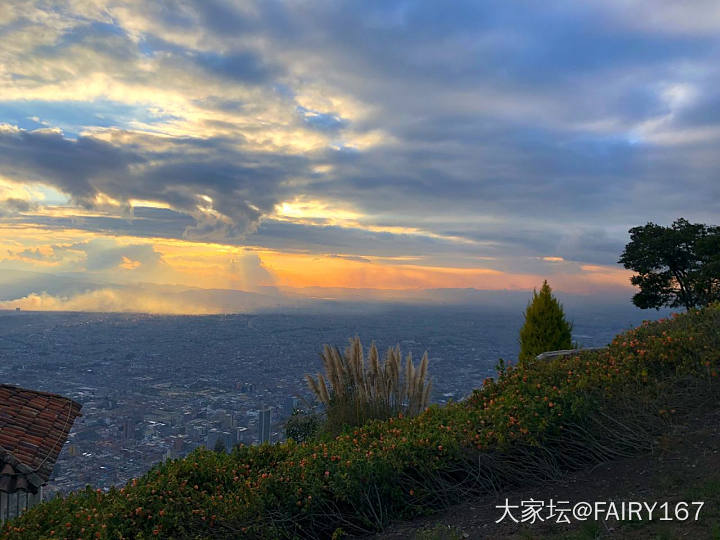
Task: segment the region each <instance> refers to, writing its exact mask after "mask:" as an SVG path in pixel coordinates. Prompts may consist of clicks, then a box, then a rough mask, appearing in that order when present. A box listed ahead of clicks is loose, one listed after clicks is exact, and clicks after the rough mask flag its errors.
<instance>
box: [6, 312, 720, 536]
mask: <svg viewBox="0 0 720 540" xmlns="http://www.w3.org/2000/svg"><path fill="white" fill-rule="evenodd" d="M719 329H720V306H717V305H716V306H713V307H711V308H708V309H706V310H703V311H700V312H693V313H690V314H686V315H681V316H678V317H677V318H676V319H675V320H670V321H663V322H659V323H649V324H646V325H643V326H641V327H639V328H637V329H634V330H631V331H629V332H626V333H624V334H621V335H620V336H618V337H617V338H616V339H615V341H614V342H613V344H612V345H611V346H610V348H609V350H608V351H607V352H601V353H583V354H579V355H577V356H571V357H566V358H560V359H555V360H552V361H550V362H533V363H530V364H528V365H521V366H518V367H516V368H511V369H509V370H507V371H505V372H503V373H501V374H499V377H498V380H497V381H492V380H490V381H487V382H486V384H485V386H484V387H483V389H482V390H481V391H476V392H475V394H474V395H473V396H472V398H471V399H469V400H468V401H467V402H464V403H461V404H453V405H450V406H447V407H443V408H439V407H431V408H430V409H429V410H427V411H426V412H425V413H424V414H422V415H420V416H419V417H417V418H413V419H407V418H395V419H391V420H389V421H387V422H374V423H371V424H368V425H366V426H364V427H363V428H361V429H356V430H353V431H350V432H346V433H345V434H343V435H341V436H339V437H337V438H336V439H334V440H331V441H326V442H317V443H313V444H303V445H297V444H294V443H292V442H290V443H287V444H281V445H275V446H262V447H249V448H242V449H240V450H237V451H235V452H233V454H231V455H224V454H216V453H214V452H209V451H196V452H194V453H193V454H191V455H190V456H189V457H187V458H185V459H183V460H176V461H171V462H166V463H164V464H162V465H159V466H157V467H155V468H154V469H153V470H152V471H150V472H149V473H147V474H146V475H144V476H143V477H141V478H139V479H137V480H134V481H133V482H132V483H131V484H129V485H127V486H126V487H125V488H123V489H120V490H117V489H113V490H111V491H110V492H109V493H101V492H95V491H93V490H91V489H88V490H86V491H84V492H80V493H76V494H73V495H70V496H68V497H65V498H63V499H56V500H53V501H51V502H49V503H46V504H43V505H40V506H38V507H36V508H34V509H32V510H30V511H29V512H27V513H26V514H25V515H24V516H22V517H21V518H20V519H18V520H15V521H14V522H12V523H10V524H8V525H6V526H5V528H3V529H2V530H1V531H0V538H42V537H48V538H52V537H73V538H121V537H125V538H135V537H153V536H161V537H163V538H168V537H188V536H190V537H228V538H232V537H236V536H238V535H240V534H243V533H244V534H246V535H247V536H250V537H258V538H261V537H267V538H277V537H294V536H295V537H321V538H322V537H328V536H329V535H330V534H331V533H332V532H333V531H335V530H336V529H338V528H342V529H343V530H344V531H346V532H352V533H362V532H369V531H372V530H378V529H381V528H383V527H385V526H386V525H387V524H388V523H389V522H390V521H391V519H397V518H403V517H411V516H414V515H419V514H423V513H427V512H430V511H434V510H437V509H438V508H439V507H442V506H447V505H449V504H452V503H454V502H457V501H459V500H461V499H463V498H465V497H467V496H469V495H475V494H478V493H482V492H483V491H487V490H489V489H493V488H496V487H498V486H507V487H512V486H513V485H518V484H524V483H528V482H534V481H536V482H537V481H543V480H546V479H550V478H554V477H557V475H558V473H559V472H560V471H562V470H567V469H577V468H581V467H583V466H585V465H587V464H589V463H594V462H598V461H602V460H606V459H608V458H611V457H622V456H630V455H635V454H638V453H642V452H646V451H648V450H649V449H650V448H652V445H653V440H654V438H655V437H656V436H657V434H658V433H661V432H662V431H663V430H664V429H665V428H666V426H667V425H668V424H669V421H670V419H671V418H672V417H673V415H675V414H679V413H681V412H682V410H683V408H684V407H688V406H690V405H691V404H692V403H691V402H692V401H697V400H701V399H706V398H707V397H708V396H715V395H716V391H717V387H718V386H719V385H717V384H716V381H717V375H718V371H719V370H720V331H719Z"/></svg>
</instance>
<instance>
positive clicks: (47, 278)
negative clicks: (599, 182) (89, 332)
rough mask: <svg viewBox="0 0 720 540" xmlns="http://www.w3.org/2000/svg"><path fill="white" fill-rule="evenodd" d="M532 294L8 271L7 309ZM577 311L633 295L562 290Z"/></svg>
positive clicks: (245, 307) (3, 274)
mask: <svg viewBox="0 0 720 540" xmlns="http://www.w3.org/2000/svg"><path fill="white" fill-rule="evenodd" d="M530 296H531V291H522V290H480V289H408V290H387V289H367V288H365V289H351V288H331V287H306V288H288V287H286V288H276V287H262V288H260V289H258V290H257V291H255V292H248V291H241V290H233V289H205V288H201V287H188V286H184V285H161V284H154V283H136V284H119V283H111V284H108V283H97V282H93V281H90V280H88V279H87V278H85V277H82V276H78V275H73V274H46V273H40V272H26V271H18V270H7V269H0V309H14V308H17V307H19V308H21V309H27V310H62V311H138V312H154V313H174V314H182V313H188V314H206V313H248V312H268V311H296V310H301V311H312V312H320V313H328V312H333V311H342V312H348V311H351V312H352V311H356V310H363V311H368V310H370V311H373V310H376V309H378V308H382V307H385V306H387V305H388V304H398V305H428V304H429V305H456V306H458V307H462V306H478V305H482V306H485V307H495V308H498V309H512V310H521V309H523V308H524V307H525V305H526V304H527V302H528V300H529V299H530ZM557 296H558V298H559V299H560V300H561V301H562V302H563V303H564V304H565V306H566V307H567V308H569V309H572V308H575V307H585V306H587V305H588V304H592V305H596V306H613V305H624V306H627V305H628V304H629V303H630V297H629V295H628V294H625V293H622V292H619V293H617V294H615V295H608V294H604V295H602V296H600V295H577V294H563V293H561V292H559V293H558V294H557Z"/></svg>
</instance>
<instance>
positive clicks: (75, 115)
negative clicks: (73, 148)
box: [0, 100, 174, 138]
mask: <svg viewBox="0 0 720 540" xmlns="http://www.w3.org/2000/svg"><path fill="white" fill-rule="evenodd" d="M173 118H174V117H173V116H171V115H162V114H161V115H158V114H157V113H155V112H151V111H149V110H148V109H146V108H144V107H142V106H132V105H126V104H122V103H117V102H113V101H106V100H96V101H87V102H67V101H63V102H57V101H36V100H30V101H12V102H4V103H3V102H0V122H4V123H8V124H12V125H15V126H17V127H19V128H22V129H27V130H34V129H39V128H60V129H61V130H62V131H63V133H64V135H65V136H66V137H69V138H76V137H77V136H78V135H79V134H80V133H81V132H82V131H83V130H85V129H87V128H90V127H100V128H108V127H116V128H121V129H127V128H131V122H141V123H147V124H154V123H160V122H166V121H169V120H172V119H173Z"/></svg>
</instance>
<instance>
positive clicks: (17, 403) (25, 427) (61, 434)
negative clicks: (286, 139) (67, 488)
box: [0, 384, 82, 491]
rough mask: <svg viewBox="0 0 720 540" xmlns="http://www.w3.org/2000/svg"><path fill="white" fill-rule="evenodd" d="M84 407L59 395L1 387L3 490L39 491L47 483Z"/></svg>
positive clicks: (0, 468)
mask: <svg viewBox="0 0 720 540" xmlns="http://www.w3.org/2000/svg"><path fill="white" fill-rule="evenodd" d="M81 407H82V405H80V404H79V403H77V402H75V401H73V400H71V399H68V398H66V397H63V396H59V395H57V394H48V393H46V392H37V391H35V390H27V389H24V388H18V387H16V386H9V385H5V384H0V471H2V472H0V489H2V490H3V491H5V490H7V489H9V487H13V488H14V487H15V486H17V487H18V488H21V487H22V486H24V485H29V489H31V490H32V491H35V490H36V489H37V488H38V487H39V485H41V484H42V483H44V482H47V480H48V478H49V477H50V474H51V473H52V469H53V466H54V465H55V460H56V459H57V457H58V455H59V454H60V450H61V449H62V447H63V445H64V444H65V440H66V439H67V436H68V433H69V431H70V428H71V427H72V425H73V422H74V421H75V418H76V417H78V416H80V408H81ZM8 467H9V468H8ZM11 470H12V473H10V471H11ZM27 482H29V484H28V483H27Z"/></svg>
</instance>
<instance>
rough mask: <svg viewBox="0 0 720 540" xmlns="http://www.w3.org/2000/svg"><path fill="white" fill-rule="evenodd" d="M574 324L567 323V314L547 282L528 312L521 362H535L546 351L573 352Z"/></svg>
mask: <svg viewBox="0 0 720 540" xmlns="http://www.w3.org/2000/svg"><path fill="white" fill-rule="evenodd" d="M572 347H573V344H572V324H571V323H569V322H567V320H565V313H564V312H563V308H562V306H561V305H560V303H559V302H558V301H557V299H556V298H555V297H554V296H553V294H552V289H551V288H550V285H548V283H547V280H545V281H544V282H543V285H542V288H541V289H540V292H539V293H538V292H537V291H535V290H534V291H533V298H532V301H530V302H529V303H528V306H527V309H526V310H525V324H524V325H523V327H522V328H521V329H520V356H519V359H520V361H521V362H522V361H525V360H532V359H533V358H535V357H536V356H537V355H538V354H540V353H543V352H546V351H556V350H561V349H571V348H572Z"/></svg>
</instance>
